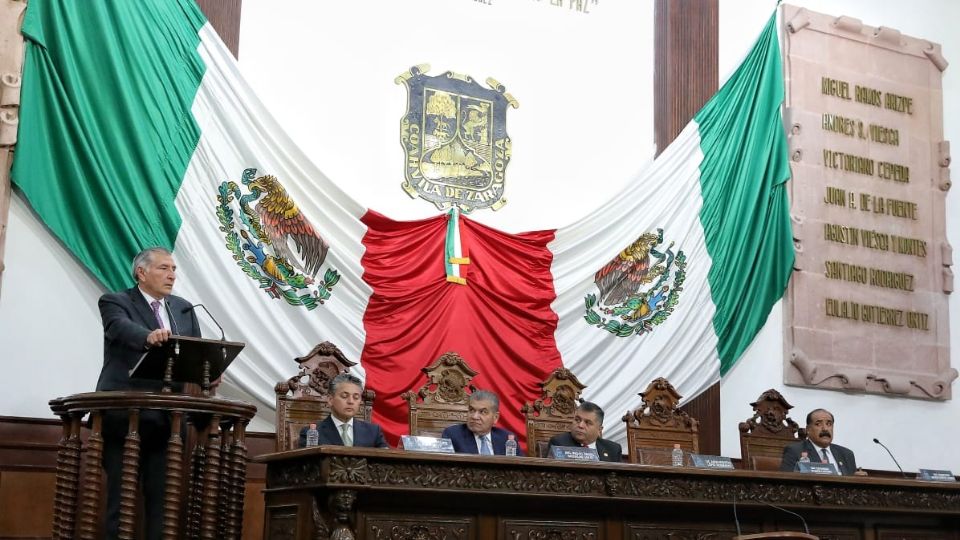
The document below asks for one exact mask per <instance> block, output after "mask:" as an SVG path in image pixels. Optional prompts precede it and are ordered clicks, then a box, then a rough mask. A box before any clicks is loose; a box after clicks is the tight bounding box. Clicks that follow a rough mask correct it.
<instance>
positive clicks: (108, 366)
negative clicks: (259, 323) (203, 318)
mask: <svg viewBox="0 0 960 540" xmlns="http://www.w3.org/2000/svg"><path fill="white" fill-rule="evenodd" d="M166 304H167V306H168V307H169V311H168V312H167V316H168V317H169V318H170V321H171V322H170V326H171V327H172V328H171V329H170V330H171V331H172V332H173V333H174V334H179V335H181V336H192V337H200V325H199V324H198V323H197V316H196V314H195V313H194V312H193V311H188V312H187V313H183V310H184V309H185V308H188V307H190V305H191V304H190V302H188V301H186V300H184V299H183V298H180V297H179V296H173V295H170V296H168V297H167V298H166ZM99 305H100V318H101V319H102V320H103V369H102V370H101V371H100V379H99V380H98V381H97V390H98V391H99V390H154V391H158V390H160V388H161V387H162V383H161V382H160V381H148V380H145V379H131V378H130V375H129V372H130V370H131V369H133V367H134V366H136V365H137V361H138V360H140V357H141V356H142V355H143V353H144V352H146V350H147V335H149V334H150V332H152V331H154V330H156V329H157V328H159V325H158V324H157V318H156V317H155V316H154V314H153V309H151V308H150V305H149V304H147V300H146V299H145V298H144V297H143V294H142V293H141V292H140V289H138V288H137V287H133V288H131V289H127V290H125V291H122V292H118V293H109V294H105V295H103V296H101V297H100V302H99Z"/></svg>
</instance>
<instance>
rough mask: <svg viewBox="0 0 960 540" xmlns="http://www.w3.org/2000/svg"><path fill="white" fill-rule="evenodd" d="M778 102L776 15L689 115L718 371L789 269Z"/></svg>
mask: <svg viewBox="0 0 960 540" xmlns="http://www.w3.org/2000/svg"><path fill="white" fill-rule="evenodd" d="M782 103H783V71H782V67H781V62H780V45H779V43H778V41H777V33H776V14H775V13H774V15H773V16H771V17H770V20H769V22H767V25H766V27H765V28H764V30H763V33H762V34H761V35H760V38H759V39H758V40H757V43H756V44H755V45H754V46H753V49H752V50H751V51H750V53H749V54H748V55H747V57H746V59H745V60H744V61H743V64H742V65H741V66H740V67H739V68H738V69H737V71H736V72H735V73H734V74H733V76H731V77H730V79H729V80H728V81H727V82H726V84H724V85H723V88H721V89H720V91H719V92H717V94H716V95H715V96H714V97H713V98H711V99H710V101H709V102H708V103H707V104H706V105H705V106H704V107H703V109H701V110H700V112H698V113H697V115H696V116H695V117H694V119H695V120H696V121H697V123H698V124H699V128H700V138H701V143H700V146H701V149H702V150H703V154H704V159H703V162H702V163H701V165H700V185H701V191H702V193H703V208H702V210H701V212H700V221H701V223H702V224H703V229H704V236H705V239H706V244H707V251H708V252H709V253H710V257H711V259H712V260H713V264H712V266H711V269H710V273H709V275H708V277H707V279H708V280H709V282H710V288H711V294H712V296H713V301H714V304H715V305H716V308H717V311H716V315H715V316H714V320H713V326H714V330H715V331H716V333H717V338H718V349H719V350H718V353H719V355H720V374H721V375H723V374H725V373H726V372H727V371H728V370H729V369H730V368H731V367H733V364H734V363H735V362H736V361H737V359H738V358H739V357H740V355H741V354H742V353H743V351H744V350H745V349H746V348H747V346H749V345H750V343H751V342H752V341H753V338H754V336H756V334H757V332H758V331H759V330H760V328H761V327H762V326H763V324H764V323H765V322H766V320H767V315H768V314H769V313H770V308H771V307H772V306H773V304H774V303H776V302H777V300H779V299H780V298H781V297H782V296H783V292H784V289H785V288H786V285H787V281H788V280H789V278H790V273H791V271H792V269H793V260H794V253H793V235H792V232H791V228H790V208H789V201H788V199H787V188H786V182H787V180H788V179H789V178H790V167H789V163H788V151H787V141H786V134H785V133H784V130H783V121H782V119H781V114H780V106H781V104H782Z"/></svg>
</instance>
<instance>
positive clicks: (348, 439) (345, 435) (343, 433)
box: [340, 424, 353, 446]
mask: <svg viewBox="0 0 960 540" xmlns="http://www.w3.org/2000/svg"><path fill="white" fill-rule="evenodd" d="M340 438H341V439H343V445H344V446H353V433H351V432H350V424H340Z"/></svg>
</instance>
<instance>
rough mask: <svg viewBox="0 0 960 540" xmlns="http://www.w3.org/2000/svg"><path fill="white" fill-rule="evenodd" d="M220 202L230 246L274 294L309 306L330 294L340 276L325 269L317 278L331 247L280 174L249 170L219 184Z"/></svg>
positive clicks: (223, 228) (219, 211) (247, 271)
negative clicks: (318, 278) (287, 189)
mask: <svg viewBox="0 0 960 540" xmlns="http://www.w3.org/2000/svg"><path fill="white" fill-rule="evenodd" d="M241 186H243V187H246V188H247V193H246V194H245V193H243V190H242V189H241ZM217 202H218V205H217V219H218V220H219V221H220V231H221V232H222V233H224V235H225V240H226V247H227V249H229V250H230V251H231V252H232V253H233V259H234V260H235V261H236V262H237V265H238V266H239V267H240V268H241V269H242V270H243V273H245V274H246V275H248V276H250V278H252V279H253V280H255V281H257V282H258V283H259V285H260V288H261V289H264V290H265V291H266V292H267V294H269V295H270V297H272V298H283V299H284V300H286V302H287V303H288V304H290V305H294V306H305V307H306V308H307V309H314V308H316V307H317V306H318V305H320V304H323V302H324V301H325V300H328V299H329V298H330V295H331V291H332V290H333V286H334V285H336V284H337V282H338V281H340V274H339V273H338V272H337V271H336V270H334V269H333V268H327V270H326V271H325V272H324V273H323V277H322V280H321V281H320V282H319V283H318V281H317V274H318V273H319V272H320V270H321V268H322V267H323V263H324V261H325V260H326V258H327V252H328V251H329V250H330V245H329V244H328V243H327V242H326V240H324V239H323V237H322V236H320V234H319V233H317V231H316V229H315V228H314V226H313V224H311V223H310V221H309V220H308V219H307V217H306V216H304V215H303V213H301V212H300V209H299V208H298V207H297V204H296V203H295V202H294V200H293V199H292V198H291V197H290V195H289V194H288V193H287V191H286V189H284V187H283V185H282V184H281V183H280V181H279V180H277V178H276V177H274V176H270V175H264V176H260V177H257V170H256V169H246V170H244V171H243V175H242V177H241V179H240V183H239V184H238V183H237V182H233V181H227V182H222V183H221V184H220V188H219V193H218V195H217Z"/></svg>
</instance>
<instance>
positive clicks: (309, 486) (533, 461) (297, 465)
mask: <svg viewBox="0 0 960 540" xmlns="http://www.w3.org/2000/svg"><path fill="white" fill-rule="evenodd" d="M255 461H259V462H263V463H266V465H267V484H266V485H267V489H266V490H265V491H264V496H265V499H266V516H265V517H266V519H265V524H264V538H265V539H270V540H274V539H281V538H282V539H299V540H307V539H312V540H315V539H326V538H338V539H348V538H358V539H373V538H375V539H407V538H410V539H421V538H423V539H472V540H483V539H488V538H509V539H521V538H522V539H558V540H567V539H570V540H580V539H596V540H600V539H611V540H617V539H622V538H634V539H655V538H656V539H660V538H664V539H666V538H670V539H687V538H689V539H711V540H712V539H721V538H732V537H733V536H736V535H737V534H738V532H737V526H736V524H735V523H734V511H733V501H734V499H736V501H737V505H736V506H737V514H738V516H739V520H740V528H741V531H740V532H741V533H742V534H752V533H759V532H766V531H803V525H802V524H801V523H800V520H799V519H798V518H796V517H794V516H792V515H790V514H788V513H786V512H783V511H781V510H778V509H775V508H772V507H769V506H766V504H775V505H777V506H781V507H783V508H787V509H789V510H791V511H793V512H796V513H798V514H801V515H802V516H804V517H805V518H806V521H807V522H808V523H809V524H810V532H811V533H813V534H815V535H817V536H819V537H821V538H837V539H843V540H846V539H868V540H874V539H876V540H894V539H923V540H933V539H944V540H960V533H958V532H957V531H958V530H960V485H957V484H941V483H928V482H918V481H915V480H902V479H888V478H883V479H881V478H861V477H824V476H801V475H798V474H792V473H779V472H755V471H732V472H726V471H724V472H721V471H709V470H700V469H691V468H677V469H674V468H671V467H648V466H639V465H630V464H626V463H568V462H557V461H553V460H549V459H537V458H522V457H521V458H508V457H500V456H494V457H483V458H481V457H479V456H467V455H435V454H418V453H412V452H404V451H401V450H377V449H369V448H343V447H338V446H321V447H318V448H308V449H300V450H294V451H290V452H281V453H276V454H267V455H264V456H260V457H258V458H256V459H255Z"/></svg>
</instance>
